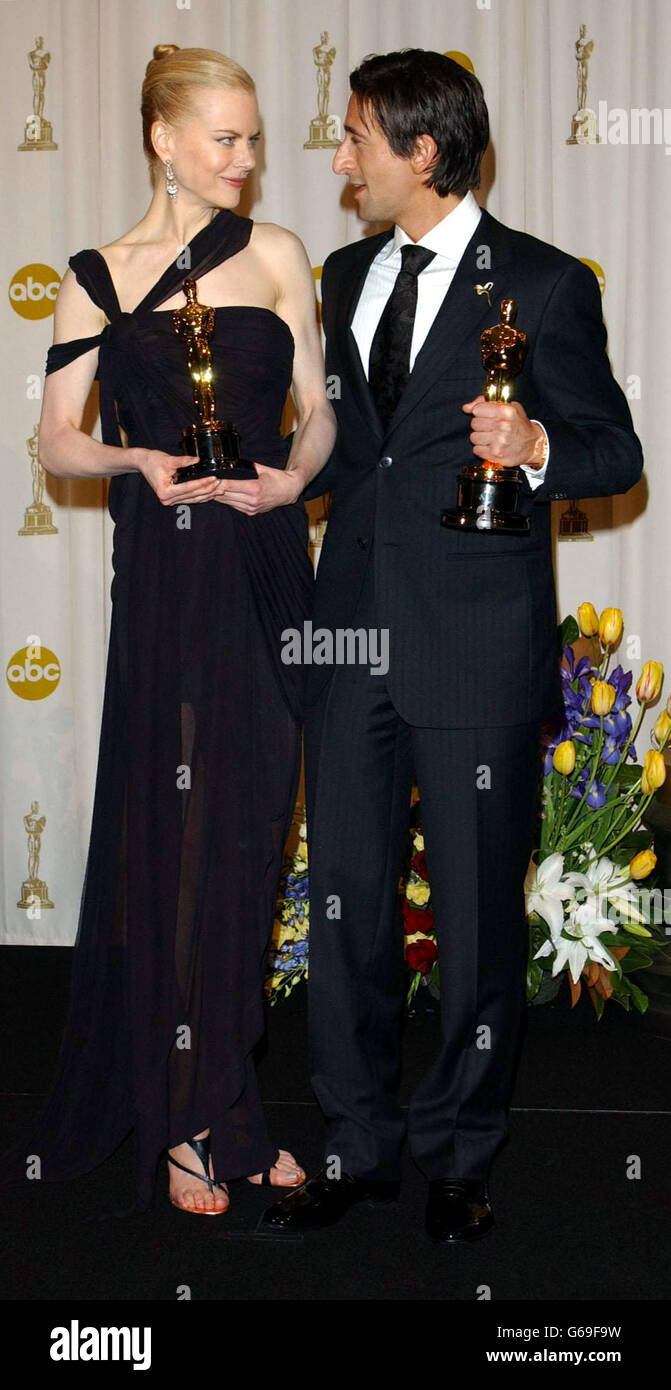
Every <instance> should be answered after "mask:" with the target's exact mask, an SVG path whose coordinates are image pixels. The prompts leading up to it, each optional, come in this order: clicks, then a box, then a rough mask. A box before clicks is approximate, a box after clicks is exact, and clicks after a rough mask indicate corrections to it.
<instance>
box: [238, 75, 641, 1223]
mask: <svg viewBox="0 0 671 1390" xmlns="http://www.w3.org/2000/svg"><path fill="white" fill-rule="evenodd" d="M351 85H352V97H351V100H350V103H349V106H348V110H347V118H346V125H345V132H346V133H345V137H344V139H343V141H342V144H341V145H340V147H339V149H338V151H337V153H336V156H335V159H334V166H333V167H334V169H335V171H336V172H337V173H340V174H343V175H345V177H346V178H347V179H348V182H349V183H350V185H351V186H352V188H353V192H354V197H355V198H356V200H357V205H358V207H359V210H360V213H361V216H362V217H363V218H364V219H365V220H367V221H375V222H391V223H393V226H392V227H391V230H389V231H386V232H382V233H381V234H379V235H376V236H371V237H370V238H366V239H364V240H361V241H359V242H357V243H355V244H354V245H351V246H347V247H344V248H343V249H342V250H339V251H336V252H334V253H333V254H332V255H331V256H329V257H328V260H327V261H326V264H325V266H324V271H323V278H322V305H323V322H324V329H325V334H326V350H327V374H328V376H329V377H330V378H335V379H336V380H339V383H340V398H339V399H337V400H336V402H335V407H336V413H337V417H338V426H339V431H338V438H337V442H336V446H335V449H334V452H333V454H332V456H331V458H330V460H329V462H328V464H327V465H326V467H325V469H324V471H323V473H322V474H321V475H319V476H318V477H317V479H316V480H315V481H314V482H313V483H312V485H311V486H310V487H309V488H308V489H306V492H305V494H304V495H305V496H306V497H309V496H317V495H319V494H320V493H321V492H322V491H325V490H326V489H329V490H330V489H333V490H334V502H333V507H332V510H331V514H330V518H329V523H328V528H327V533H326V541H325V545H324V548H323V552H322V555H321V559H320V563H319V569H318V574H317V586H316V601H315V602H316V609H315V619H314V623H315V628H317V627H319V628H320V629H326V630H327V631H329V632H331V633H335V632H337V631H338V630H344V629H357V630H361V629H363V630H364V634H365V633H367V632H368V631H369V630H370V629H376V630H378V629H381V630H382V631H383V632H384V631H385V630H386V631H388V635H389V665H388V670H387V671H386V673H385V672H383V671H382V669H381V668H380V669H377V670H376V669H375V666H374V665H373V664H372V663H371V661H370V660H369V661H368V662H367V663H366V664H364V661H365V657H364V661H361V662H359V663H356V664H351V663H350V664H341V665H335V666H334V665H326V664H322V665H318V664H313V665H312V666H311V669H310V676H309V687H308V691H309V693H308V699H309V710H308V717H307V722H306V785H307V815H308V844H309V864H310V979H309V1009H310V1046H311V1061H312V1080H313V1086H314V1090H315V1093H316V1095H317V1098H318V1100H319V1102H320V1105H321V1107H322V1110H323V1111H324V1114H325V1116H326V1118H327V1121H328V1132H327V1137H326V1145H325V1157H324V1167H323V1169H322V1171H321V1172H320V1173H319V1174H317V1176H316V1177H314V1178H312V1179H310V1180H309V1181H308V1182H307V1183H306V1184H305V1185H304V1186H303V1187H302V1188H299V1189H297V1190H296V1191H295V1192H292V1193H290V1194H288V1195H287V1196H286V1197H285V1198H284V1199H283V1200H282V1201H280V1202H278V1203H277V1204H276V1205H275V1206H274V1207H271V1208H270V1209H269V1210H268V1212H266V1214H265V1216H264V1218H263V1223H262V1229H263V1230H264V1231H266V1232H268V1233H271V1232H276V1233H277V1234H282V1233H284V1232H290V1231H293V1230H296V1229H302V1228H307V1227H314V1226H323V1225H326V1224H330V1223H332V1222H333V1221H335V1220H337V1219H338V1218H339V1217H340V1216H341V1215H342V1214H343V1213H344V1212H346V1211H347V1210H348V1209H349V1207H350V1206H351V1205H352V1204H353V1203H354V1202H358V1201H360V1200H362V1199H372V1200H373V1201H385V1200H389V1199H392V1198H393V1197H394V1196H395V1195H396V1194H397V1192H398V1186H399V1176H400V1152H401V1145H402V1142H403V1139H404V1137H405V1134H406V1130H407V1135H408V1139H409V1143H410V1149H411V1152H412V1155H413V1157H414V1159H415V1161H416V1163H417V1164H418V1166H419V1168H420V1169H421V1170H422V1172H423V1173H424V1174H425V1176H426V1177H427V1179H428V1181H429V1194H428V1203H427V1211H426V1223H427V1230H428V1232H429V1234H430V1235H431V1236H432V1237H433V1238H434V1239H436V1240H439V1241H444V1242H450V1241H455V1240H472V1239H475V1238H477V1237H479V1236H482V1235H484V1234H485V1233H486V1232H487V1230H489V1228H490V1227H491V1225H492V1221H493V1218H492V1210H491V1203H490V1199H489V1191H488V1181H487V1180H488V1174H489V1170H490V1165H491V1161H492V1158H493V1156H494V1154H495V1152H496V1151H497V1149H498V1147H499V1146H500V1144H501V1142H502V1140H503V1139H504V1137H505V1135H506V1133H507V1114H508V1105H509V1098H510V1092H511V1089H512V1083H513V1077H514V1065H515V1058H516V1051H517V1045H518V1037H519V1027H520V1022H521V1017H522V1012H523V1007H524V988H525V965H526V955H527V930H526V921H525V911H524V894H523V883H524V877H525V872H526V869H527V866H528V861H529V856H530V853H531V850H532V847H533V836H534V829H535V813H536V799H537V788H538V778H539V763H540V759H539V748H540V735H541V726H542V724H543V722H544V721H546V720H548V719H552V718H558V717H559V716H560V713H561V709H562V702H561V691H560V681H559V659H560V654H559V650H558V645H557V634H556V627H557V613H556V604H555V591H554V581H553V571H552V556H551V539H550V507H549V502H550V501H551V500H552V499H554V498H569V497H581V498H584V497H598V496H607V495H610V494H612V493H619V492H625V491H627V489H628V488H630V487H631V486H632V485H633V484H634V483H635V482H636V481H637V479H638V478H639V476H640V474H641V469H642V456H641V448H640V445H639V442H638V439H637V438H636V435H635V434H634V431H633V428H632V422H631V416H630V413H629V409H628V406H627V403H626V401H625V398H624V396H623V394H622V391H621V390H620V388H619V386H618V385H617V384H616V382H615V381H614V379H613V376H612V374H611V371H610V367H609V363H608V359H607V356H606V351H605V343H606V334H605V329H604V326H603V322H602V316H601V302H600V294H599V288H598V284H597V281H596V279H595V277H594V275H593V273H592V271H591V270H589V269H587V268H586V267H585V266H584V265H582V263H581V262H579V261H578V260H576V259H574V258H573V257H572V256H569V255H566V254H565V253H564V252H562V251H558V250H557V249H556V248H555V247H553V246H549V245H547V244H545V243H543V242H541V241H538V240H536V238H534V237H531V236H527V235H525V234H523V233H521V232H517V231H512V230H510V229H509V228H507V227H504V226H503V225H502V224H501V223H500V222H498V221H496V219H495V218H493V217H491V216H490V215H489V213H487V212H486V211H481V210H480V208H479V207H478V204H477V203H476V201H475V199H474V197H473V193H472V191H471V190H472V189H473V188H474V187H477V185H478V182H479V167H480V162H481V159H482V156H483V153H484V151H485V148H486V145H487V142H488V138H489V129H488V118H487V108H486V106H485V102H484V98H483V94H482V89H481V87H480V84H479V82H478V81H477V79H476V78H475V77H474V76H473V75H472V74H471V73H469V72H467V71H466V70H465V69H463V68H462V67H461V66H459V65H458V64H456V63H454V62H452V61H451V60H450V59H449V58H445V57H443V56H441V55H440V54H437V53H429V52H424V51H423V50H417V49H415V50H408V51H405V52H404V53H391V54H386V55H383V56H376V57H373V58H369V59H367V60H366V61H365V62H364V63H363V64H362V65H361V66H360V67H359V68H358V69H357V70H356V71H355V72H354V73H353V74H352V76H351ZM486 286H489V289H488V290H487V289H486V288H485V287H486ZM506 297H510V298H513V299H515V300H516V301H517V304H518V308H519V327H520V328H521V329H522V330H523V331H524V332H526V334H527V335H528V338H529V348H528V353H527V356H526V360H525V363H524V367H523V369H522V371H521V373H520V375H519V377H518V378H517V383H516V399H515V401H514V402H512V403H503V402H501V401H487V400H485V399H484V397H483V395H482V394H481V391H482V381H483V375H484V373H483V367H482V362H481V357H480V335H481V333H482V331H483V329H485V328H486V327H488V326H491V325H494V324H495V323H497V322H498V319H499V304H500V301H501V299H502V298H506ZM473 456H475V458H476V459H479V460H484V459H489V460H494V461H496V462H497V463H498V464H499V465H501V466H503V467H513V466H517V467H518V468H519V469H520V472H521V477H522V488H521V498H520V511H521V512H523V513H524V514H526V515H528V516H529V518H530V530H529V532H528V533H526V534H525V533H518V534H496V533H494V532H492V531H487V530H483V531H468V530H464V531H461V530H453V529H448V528H447V527H444V526H442V525H441V513H442V512H443V510H444V509H445V508H447V507H451V506H454V504H455V502H456V492H457V475H458V473H459V470H460V468H461V467H462V465H463V464H464V463H465V462H468V461H469V460H470V461H473ZM382 645H384V644H382ZM315 659H316V653H315ZM413 775H414V776H416V779H417V784H418V787H419V792H420V797H421V803H422V822H423V831H424V837H425V849H426V858H427V865H428V873H429V879H430V884H431V895H432V903H433V909H434V917H435V926H436V933H437V941H438V951H439V961H440V984H441V1030H442V1031H441V1042H440V1048H439V1051H438V1055H437V1057H436V1059H435V1062H434V1064H433V1066H432V1068H431V1070H430V1071H429V1073H428V1075H427V1076H425V1077H424V1079H423V1080H422V1082H421V1084H420V1085H419V1087H418V1088H417V1089H416V1090H415V1093H414V1095H413V1096H412V1100H411V1104H410V1107H409V1111H408V1115H407V1121H406V1119H405V1118H404V1115H403V1112H402V1110H401V1108H400V1106H399V1103H398V1098H397V1086H398V1075H399V1054H400V1043H399V1034H400V1025H401V1021H402V1014H403V1003H404V992H405V987H406V982H405V976H404V959H403V933H402V924H401V921H400V913H399V911H398V894H397V887H398V877H399V871H400V868H401V864H402V860H403V854H404V849H405V846H406V844H407V837H408V810H409V797H410V791H411V784H412V779H413Z"/></svg>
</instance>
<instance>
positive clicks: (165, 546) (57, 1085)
mask: <svg viewBox="0 0 671 1390" xmlns="http://www.w3.org/2000/svg"><path fill="white" fill-rule="evenodd" d="M251 229H252V222H251V221H250V219H248V218H244V217H239V216H238V215H236V214H234V213H232V212H229V211H228V210H227V209H223V210H221V211H219V212H218V213H217V214H216V215H215V217H214V218H213V219H212V221H211V222H210V223H209V224H208V225H207V226H206V227H205V228H203V229H202V230H201V231H200V232H198V233H197V235H196V236H195V237H194V238H193V239H192V241H191V242H190V243H189V246H188V251H189V258H188V261H187V259H186V257H185V256H184V254H183V255H182V257H181V258H180V262H179V264H177V263H175V264H173V265H172V266H170V267H169V268H168V270H166V272H165V273H164V274H163V275H162V276H161V278H160V280H159V281H158V282H157V284H156V285H155V286H154V287H153V289H152V290H151V291H150V292H149V294H148V295H146V297H145V298H144V299H143V300H142V302H141V304H139V305H138V306H137V308H136V309H135V310H134V311H133V312H132V313H123V312H122V311H121V309H120V307H119V303H118V300H117V297H116V293H115V290H114V285H113V283H112V280H111V277H110V274H109V271H108V269H107V265H106V262H105V260H104V258H103V257H102V256H101V255H100V253H99V252H97V251H95V250H85V251H80V252H79V253H78V254H77V255H75V256H73V257H72V258H71V259H70V262H69V264H70V265H71V266H72V268H73V270H74V271H75V273H76V276H77V279H78V280H79V282H80V283H81V284H82V285H83V286H84V287H85V288H86V290H87V291H88V293H89V295H90V296H91V298H92V299H93V300H94V301H95V303H96V304H98V305H99V306H100V307H101V308H102V309H103V311H104V313H105V315H106V317H107V318H108V320H109V323H108V324H107V325H106V326H105V328H104V329H103V331H102V333H101V334H99V335H98V336H96V337H93V338H86V339H78V340H76V341H75V342H72V343H64V344H60V345H57V346H54V347H52V348H50V350H49V354H48V358H47V371H48V372H49V371H56V370H58V369H59V368H60V367H62V366H64V365H65V364H66V363H67V362H69V361H71V360H73V358H74V357H76V356H77V355H79V353H81V352H85V351H87V350H90V349H91V348H92V347H94V346H96V345H97V346H98V347H99V364H98V378H99V382H100V401H101V424H102V435H103V440H104V442H105V443H106V444H116V445H118V444H120V443H121V442H122V439H121V436H120V434H119V424H120V425H121V426H122V427H123V429H124V430H125V432H126V434H127V438H128V444H129V446H135V445H140V446H148V447H152V448H157V449H162V450H165V451H166V452H167V453H170V454H177V453H178V452H179V438H180V431H181V429H182V427H183V426H185V425H187V424H190V423H192V422H193V419H194V405H193V396H192V388H191V382H190V378H189V375H188V370H187V363H186V353H185V349H184V345H183V344H182V343H181V342H179V340H178V339H177V338H176V337H175V336H174V334H173V329H172V311H171V310H160V309H158V307H157V306H159V305H160V304H161V303H162V302H164V301H165V300H166V299H169V298H171V297H172V296H173V295H175V294H176V293H177V291H178V290H179V288H180V286H181V284H182V282H183V280H184V278H185V277H186V275H187V274H188V275H191V276H193V277H194V278H196V279H198V277H199V276H203V275H204V274H206V272H207V271H209V270H211V269H212V268H213V267H214V266H216V265H218V264H219V263H220V262H222V261H224V260H226V259H227V258H228V257H231V256H235V254H236V253H237V252H238V251H240V250H241V249H242V248H243V247H244V246H245V245H246V244H247V242H248V240H249V236H250V233H251ZM211 344H212V362H213V367H214V370H215V374H216V375H215V395H216V404H217V414H218V416H219V418H223V419H230V420H233V422H234V423H235V425H236V427H237V428H238V430H239V432H240V436H241V453H242V455H243V457H246V458H250V459H254V460H256V461H257V462H259V463H264V464H267V465H268V466H270V467H274V468H283V467H284V465H285V463H286V458H287V454H288V449H289V444H288V441H287V440H286V439H283V438H282V436H281V434H280V417H281V413H282V408H283V405H284V402H285V398H286V394H287V391H288V388H289V385H290V382H291V374H292V364H293V349H294V343H293V337H292V334H291V331H290V329H289V327H288V325H287V324H286V323H285V322H284V320H283V319H281V318H279V317H278V316H277V315H276V314H274V313H272V312H271V311H270V310H267V309H261V308H255V307H248V306H242V307H238V306H235V307H224V308H217V309H216V313H215V330H214V334H213V338H212V340H211ZM109 510H110V514H111V516H112V518H113V520H114V523H115V524H114V548H113V569H114V578H113V580H112V588H111V597H112V619H111V629H110V641H109V652H108V661H107V672H106V683H105V691H104V702H103V711H102V725H101V734H100V748H99V760H98V770H97V778H96V786H95V801H94V807H93V818H92V826H91V837H90V844H89V851H88V859H87V865H86V875H85V881H84V886H83V893H82V899H81V907H80V916H79V924H78V931H77V940H76V948H75V951H74V957H73V973H72V994H71V1003H70V1015H69V1019H68V1023H67V1026H66V1031H65V1035H64V1039H63V1043H62V1048H61V1054H60V1058H59V1062H58V1067H57V1072H56V1076H55V1078H54V1082H53V1085H52V1089H51V1091H50V1093H49V1095H48V1098H47V1100H46V1103H45V1105H44V1107H43V1109H42V1110H41V1112H40V1114H39V1116H38V1119H37V1121H36V1122H35V1123H34V1125H33V1127H32V1129H31V1131H30V1134H29V1137H28V1139H27V1140H24V1141H22V1143H20V1144H19V1145H15V1146H14V1148H13V1149H12V1150H11V1151H10V1152H9V1153H6V1154H5V1155H4V1157H3V1159H2V1161H1V1162H0V1174H1V1175H2V1177H3V1178H4V1179H7V1178H11V1177H20V1176H23V1175H25V1168H26V1156H27V1155H28V1154H35V1155H38V1156H39V1158H40V1161H41V1173H42V1177H43V1178H44V1179H47V1180H48V1179H61V1178H68V1177H73V1176H75V1175H77V1174H80V1173H84V1172H88V1171H89V1170H90V1169H92V1168H94V1167H96V1166H97V1165H98V1164H99V1163H101V1162H102V1161H103V1160H104V1159H105V1158H106V1157H107V1156H108V1155H109V1154H110V1153H112V1152H113V1150H114V1149H115V1148H116V1147H117V1146H118V1145H119V1144H120V1143H121V1141H122V1140H123V1139H124V1138H125V1137H126V1136H127V1135H128V1134H129V1133H130V1132H131V1130H133V1131H134V1132H135V1153H136V1207H137V1208H138V1209H140V1210H144V1209H146V1208H147V1207H149V1206H150V1205H151V1203H152V1200H153V1196H154V1190H155V1175H156V1167H157V1162H158V1158H159V1155H160V1153H161V1151H162V1150H163V1149H165V1148H166V1147H168V1146H174V1145H176V1144H178V1143H180V1142H181V1141H183V1140H184V1139H187V1138H189V1137H191V1136H193V1135H194V1134H198V1133H200V1131H201V1130H204V1129H206V1128H208V1127H209V1129H210V1131H211V1146H212V1156H213V1163H214V1171H215V1174H216V1176H217V1178H218V1179H220V1180H224V1179H226V1178H235V1177H240V1176H242V1175H243V1174H247V1175H249V1174H252V1173H256V1172H260V1171H262V1170H263V1169H265V1168H267V1167H268V1166H269V1165H270V1164H272V1163H273V1162H274V1160H275V1159H276V1157H277V1150H278V1146H277V1143H276V1142H274V1141H273V1140H272V1139H271V1137H270V1135H269V1134H268V1130H267V1127H266V1122H265V1117H264V1114H263V1110H262V1107H261V1103H260V1100H259V1096H258V1091H257V1087H256V1081H255V1074H254V1068H253V1065H252V1060H251V1055H250V1054H251V1051H252V1048H253V1046H254V1044H255V1043H256V1042H257V1041H258V1039H259V1037H260V1036H261V1034H262V1032H263V988H262V985H263V970H264V960H265V954H266V950H267V947H268V942H269V937H270V932H271V928H272V919H273V908H274V900H275V894H276V891H277V883H278V877H279V872H280V866H281V856H282V849H283V844H284V841H285V838H286V835H287V833H288V828H289V825H290V821H291V815H292V809H293V804H294V799H295V795H296V790H297V783H298V774H299V759H300V751H299V748H300V725H301V717H302V699H303V675H302V670H301V668H300V667H299V666H296V665H285V664H284V663H283V662H282V659H281V649H282V641H281V634H282V631H283V630H284V629H285V628H287V627H292V628H298V629H299V630H301V624H302V623H303V622H304V621H305V620H306V618H307V617H309V609H310V602H311V592H312V568H311V565H310V561H309V558H308V553H307V517H306V513H305V508H304V506H303V505H302V503H299V504H296V505H293V506H285V507H278V508H276V509H274V510H273V511H270V512H266V513H262V514H260V515H258V516H255V517H250V516H246V515H244V514H242V513H241V512H238V511H236V510H234V509H233V508H232V507H230V506H226V505H224V504H222V503H218V502H206V503H197V504H193V505H191V506H190V507H188V508H184V507H179V506H170V507H164V506H163V505H162V504H161V503H160V502H159V501H158V499H157V497H156V495H155V493H154V492H153V490H152V488H151V487H150V486H149V484H148V483H147V482H146V480H145V479H144V478H143V477H142V475H141V474H139V473H136V472H131V473H126V474H118V475H115V476H114V477H113V478H112V479H111V481H110V486H109ZM195 1166H196V1168H198V1165H197V1164H196V1165H195Z"/></svg>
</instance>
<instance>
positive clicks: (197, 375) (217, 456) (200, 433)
mask: <svg viewBox="0 0 671 1390" xmlns="http://www.w3.org/2000/svg"><path fill="white" fill-rule="evenodd" d="M182 289H183V291H184V294H185V296H186V304H185V305H184V306H183V308H181V309H175V310H174V312H173V315H172V326H173V332H174V333H175V336H176V337H177V338H179V339H180V341H181V342H183V343H184V344H185V345H186V356H187V362H188V367H189V375H190V377H191V385H192V387H193V402H194V406H195V410H196V422H195V424H193V425H187V427H186V429H183V430H182V435H181V446H182V451H183V452H184V453H185V454H186V455H187V456H189V457H191V458H193V457H195V459H196V462H195V463H187V464H184V465H183V467H181V468H178V469H177V470H176V472H175V475H174V477H173V483H188V482H191V480H192V479H193V478H257V477H258V473H257V471H256V468H255V466H254V464H253V463H252V462H251V461H250V460H249V459H241V458H240V436H239V434H238V432H237V430H236V428H235V426H234V425H233V424H232V423H231V421H230V420H217V418H216V409H215V403H214V388H213V384H212V383H213V375H214V374H213V371H212V354H211V351H210V338H211V337H212V334H213V332H214V322H215V311H214V309H212V308H210V307H209V306H208V305H207V304H199V303H198V299H197V293H196V291H197V284H196V281H195V280H191V279H188V280H185V281H184V283H183V285H182Z"/></svg>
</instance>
